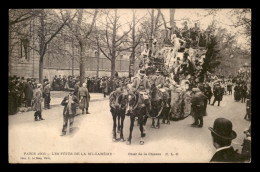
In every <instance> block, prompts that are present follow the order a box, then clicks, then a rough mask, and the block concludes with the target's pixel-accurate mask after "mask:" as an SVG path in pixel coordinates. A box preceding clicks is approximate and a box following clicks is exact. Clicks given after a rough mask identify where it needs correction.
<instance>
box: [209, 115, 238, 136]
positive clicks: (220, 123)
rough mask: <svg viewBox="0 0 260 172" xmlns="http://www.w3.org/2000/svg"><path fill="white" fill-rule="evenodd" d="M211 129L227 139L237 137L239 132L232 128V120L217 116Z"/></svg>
mask: <svg viewBox="0 0 260 172" xmlns="http://www.w3.org/2000/svg"><path fill="white" fill-rule="evenodd" d="M209 130H210V131H211V132H212V133H214V134H215V135H217V136H218V137H220V138H222V139H225V140H233V139H235V138H236V137H237V133H236V132H235V131H234V130H232V122H231V121H229V120H228V119H225V118H217V119H216V120H215V122H214V125H213V128H212V127H209Z"/></svg>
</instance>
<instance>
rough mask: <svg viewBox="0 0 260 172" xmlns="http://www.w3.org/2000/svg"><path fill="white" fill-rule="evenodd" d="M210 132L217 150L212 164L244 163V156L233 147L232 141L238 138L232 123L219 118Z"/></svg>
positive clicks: (210, 128)
mask: <svg viewBox="0 0 260 172" xmlns="http://www.w3.org/2000/svg"><path fill="white" fill-rule="evenodd" d="M209 130H210V131H211V136H212V138H213V145H214V147H215V148H216V149H217V150H216V153H215V154H214V155H213V157H212V159H211V160H210V162H243V160H242V156H241V155H240V154H239V153H237V150H236V151H235V150H234V148H233V147H232V146H231V142H232V140H233V139H235V138H236V137H237V134H236V132H235V131H233V130H232V122H231V121H229V120H228V119H225V118H218V119H216V120H215V122H214V125H213V128H212V127H209Z"/></svg>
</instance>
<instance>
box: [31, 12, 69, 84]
mask: <svg viewBox="0 0 260 172" xmlns="http://www.w3.org/2000/svg"><path fill="white" fill-rule="evenodd" d="M53 15H55V12H54V13H51V11H50V10H44V9H42V10H41V12H40V14H39V16H38V18H39V28H38V37H39V47H38V49H34V50H36V52H38V53H39V56H40V59H39V81H40V82H42V79H43V76H42V74H43V59H44V56H45V53H46V50H47V46H48V45H49V44H50V42H51V41H52V40H53V38H54V37H55V36H56V35H57V34H58V33H59V32H60V31H61V29H62V28H63V27H64V26H65V24H66V23H67V21H69V19H70V20H72V19H71V18H69V17H66V18H65V20H64V21H63V22H62V21H61V20H58V21H60V22H61V23H59V22H57V19H58V18H56V20H55V19H53V18H51V17H53Z"/></svg>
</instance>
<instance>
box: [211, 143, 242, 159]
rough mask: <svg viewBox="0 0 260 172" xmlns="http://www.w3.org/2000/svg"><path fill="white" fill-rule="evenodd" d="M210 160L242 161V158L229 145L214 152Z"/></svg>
mask: <svg viewBox="0 0 260 172" xmlns="http://www.w3.org/2000/svg"><path fill="white" fill-rule="evenodd" d="M210 162H243V159H242V156H241V155H240V154H239V153H237V152H236V151H235V150H234V148H233V147H230V148H227V149H223V150H220V151H218V152H216V153H215V154H214V155H213V157H212V159H211V160H210Z"/></svg>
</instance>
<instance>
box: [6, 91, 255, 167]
mask: <svg viewBox="0 0 260 172" xmlns="http://www.w3.org/2000/svg"><path fill="white" fill-rule="evenodd" d="M54 94H62V93H54ZM54 94H53V95H54ZM64 95H65V94H64ZM56 97H57V96H56ZM62 97H63V95H62V96H60V99H58V98H53V99H52V106H51V109H49V110H44V111H43V112H42V115H43V118H45V120H43V121H37V122H35V121H34V120H33V119H34V117H33V114H34V112H32V111H30V112H24V113H18V114H16V115H9V143H12V144H10V145H9V156H12V157H13V158H14V161H13V162H16V161H18V160H19V161H20V162H24V163H37V162H46V163H55V162H71V163H73V162H80V163H86V162H123V163H124V162H147V163H152V162H171V163H173V162H209V160H210V158H211V157H212V155H213V154H214V152H215V148H214V147H213V145H212V139H211V134H210V131H209V130H208V127H211V126H213V122H214V120H215V119H216V118H218V117H225V118H227V119H229V120H231V121H232V123H233V129H234V130H235V131H236V132H237V135H238V137H237V138H236V139H235V140H233V143H232V145H233V146H234V147H235V148H237V149H239V151H240V150H241V146H240V145H241V144H242V142H243V138H244V134H243V131H244V130H245V129H246V128H247V127H248V126H249V125H250V122H248V121H246V120H244V119H243V118H244V115H245V113H246V108H245V107H246V104H245V103H240V102H234V99H233V95H232V96H231V95H225V96H224V97H223V101H222V102H221V105H220V107H218V106H216V104H217V103H216V104H215V106H211V105H208V108H207V113H208V116H206V117H204V126H203V128H193V127H190V124H191V123H193V119H192V117H190V116H189V117H187V118H186V119H184V120H181V121H171V124H170V125H167V124H161V128H160V129H154V128H150V125H151V119H148V122H147V126H146V129H147V136H146V137H145V144H144V145H139V140H140V131H139V128H138V127H137V126H136V125H135V127H134V131H133V138H132V144H131V145H126V143H125V142H112V116H111V113H110V111H109V106H108V97H106V98H103V95H102V94H91V99H92V101H91V102H90V108H89V111H90V113H91V114H88V115H86V114H85V115H81V114H80V115H78V116H77V117H76V118H75V122H74V126H73V131H72V132H71V133H70V135H66V136H64V137H61V136H60V134H61V128H62V124H63V119H62V110H63V106H61V105H59V104H60V102H61V99H62ZM212 101H213V100H212ZM55 102H56V103H55ZM128 134H129V117H126V119H125V127H124V137H125V139H127V137H128ZM25 152H26V154H25ZM41 152H43V154H45V155H39V153H41ZM30 153H31V154H34V153H36V155H32V156H29V155H28V154H30ZM61 153H63V154H62V155H61ZM77 153H79V154H77ZM110 153H111V154H110ZM138 153H142V155H140V154H139V155H138ZM145 153H146V154H147V155H145ZM37 154H38V155H37ZM100 154H105V155H100ZM33 157H38V158H35V159H32V158H33ZM28 158H30V159H28ZM40 158H42V159H40ZM44 158H45V159H44Z"/></svg>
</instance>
